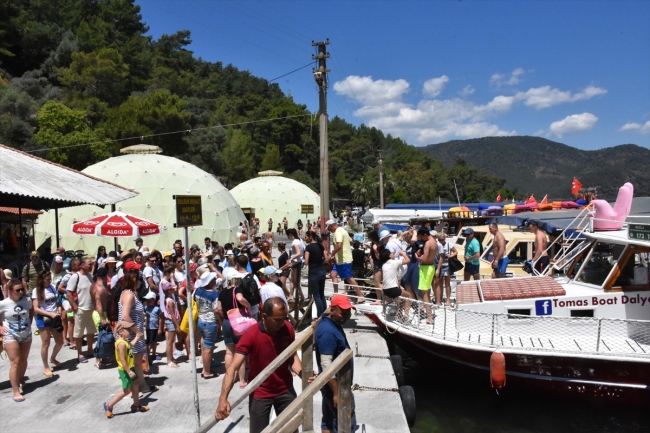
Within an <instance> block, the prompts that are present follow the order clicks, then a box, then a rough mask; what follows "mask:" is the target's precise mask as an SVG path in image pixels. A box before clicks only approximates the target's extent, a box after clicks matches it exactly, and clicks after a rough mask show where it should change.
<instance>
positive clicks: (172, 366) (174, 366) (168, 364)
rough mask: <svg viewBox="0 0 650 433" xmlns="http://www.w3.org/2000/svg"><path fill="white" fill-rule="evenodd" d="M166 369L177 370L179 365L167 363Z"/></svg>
mask: <svg viewBox="0 0 650 433" xmlns="http://www.w3.org/2000/svg"><path fill="white" fill-rule="evenodd" d="M167 367H169V368H178V367H180V365H178V364H176V363H175V362H169V363H167Z"/></svg>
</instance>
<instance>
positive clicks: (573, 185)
mask: <svg viewBox="0 0 650 433" xmlns="http://www.w3.org/2000/svg"><path fill="white" fill-rule="evenodd" d="M580 188H582V184H581V183H580V181H579V180H578V179H576V178H575V177H574V178H573V182H571V194H573V195H576V194H577V193H578V191H580Z"/></svg>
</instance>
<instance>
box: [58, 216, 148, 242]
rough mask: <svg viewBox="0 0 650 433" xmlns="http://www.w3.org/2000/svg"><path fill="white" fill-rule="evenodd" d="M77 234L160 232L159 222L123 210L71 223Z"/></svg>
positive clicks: (126, 236) (127, 234) (123, 234)
mask: <svg viewBox="0 0 650 433" xmlns="http://www.w3.org/2000/svg"><path fill="white" fill-rule="evenodd" d="M70 229H71V230H72V233H74V234H77V235H94V236H107V237H123V238H133V237H139V236H151V235H159V234H160V224H158V223H155V222H152V221H147V220H144V219H142V218H138V217H136V216H133V215H129V214H125V213H124V212H111V213H108V214H106V215H100V216H97V217H94V218H90V219H87V220H85V221H79V222H76V223H73V224H72V226H71V227H70Z"/></svg>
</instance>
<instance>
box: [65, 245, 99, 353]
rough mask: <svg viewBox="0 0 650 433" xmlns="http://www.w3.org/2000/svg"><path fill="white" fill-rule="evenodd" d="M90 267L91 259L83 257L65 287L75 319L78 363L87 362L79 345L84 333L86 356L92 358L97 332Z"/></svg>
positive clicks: (91, 264) (81, 342)
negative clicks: (77, 270)
mask: <svg viewBox="0 0 650 433" xmlns="http://www.w3.org/2000/svg"><path fill="white" fill-rule="evenodd" d="M92 267H93V260H92V259H90V258H85V259H83V260H82V262H81V268H80V269H79V272H77V273H76V274H74V275H73V276H72V277H70V281H68V286H67V287H66V291H67V298H68V302H69V303H70V306H71V307H72V310H73V311H74V313H75V316H76V320H75V321H74V339H75V342H76V346H77V357H78V361H79V362H80V363H81V362H82V363H86V362H88V360H87V359H86V357H85V356H84V355H83V351H82V347H81V345H82V344H83V337H84V334H85V335H86V341H87V342H88V357H89V358H92V356H93V342H94V340H95V332H97V329H96V328H95V322H93V311H94V309H95V305H94V300H93V297H92V295H91V293H90V288H91V287H92V285H93V279H92ZM74 292H77V300H75V298H74V296H73V293H74Z"/></svg>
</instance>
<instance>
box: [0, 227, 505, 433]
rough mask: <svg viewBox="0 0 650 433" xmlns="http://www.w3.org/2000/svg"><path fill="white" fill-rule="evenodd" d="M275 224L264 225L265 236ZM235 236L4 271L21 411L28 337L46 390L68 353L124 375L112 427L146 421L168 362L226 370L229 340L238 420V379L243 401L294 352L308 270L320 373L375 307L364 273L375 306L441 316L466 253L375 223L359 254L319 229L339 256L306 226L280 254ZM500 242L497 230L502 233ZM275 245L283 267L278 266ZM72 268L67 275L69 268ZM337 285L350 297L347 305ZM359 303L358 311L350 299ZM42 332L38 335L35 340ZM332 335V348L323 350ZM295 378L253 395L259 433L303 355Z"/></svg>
mask: <svg viewBox="0 0 650 433" xmlns="http://www.w3.org/2000/svg"><path fill="white" fill-rule="evenodd" d="M284 223H286V219H285V221H283V222H282V224H284ZM273 224H274V223H273V221H272V220H271V219H269V220H268V227H269V228H272V227H273ZM240 227H241V231H240V232H239V233H238V240H239V242H236V243H227V244H225V245H223V246H221V245H220V244H219V243H218V242H213V241H212V240H211V239H210V238H205V239H204V243H203V245H202V246H199V245H198V244H192V245H190V246H189V247H187V246H184V245H183V243H182V242H181V241H180V240H177V241H176V242H174V244H173V246H172V248H171V249H170V250H168V251H158V250H155V249H149V248H148V247H146V246H145V245H144V242H143V240H142V239H141V238H137V239H135V246H134V248H131V249H128V250H126V251H110V252H107V251H106V248H105V247H100V248H99V249H98V251H97V254H96V255H95V256H90V257H82V258H77V257H73V258H69V257H66V254H65V249H63V248H58V249H57V250H56V252H55V254H54V256H53V258H52V260H51V262H49V261H45V260H43V259H42V258H41V257H39V255H38V254H36V252H34V253H33V254H32V255H31V257H30V261H29V263H27V264H26V265H25V266H24V267H23V269H22V271H21V275H20V277H21V278H20V279H19V278H14V276H13V275H12V274H11V271H9V270H5V271H4V272H3V273H2V275H1V276H0V282H2V286H3V294H4V297H5V299H4V300H3V301H2V302H0V316H1V318H2V327H1V328H0V334H2V336H3V344H4V349H5V350H6V351H7V353H8V355H9V359H10V362H11V367H10V381H11V386H12V390H13V399H14V401H16V402H22V401H24V400H25V398H24V396H23V393H22V388H23V387H24V385H25V381H24V377H25V371H26V366H27V357H28V354H29V351H30V346H31V340H32V335H33V334H36V335H40V338H41V342H42V344H41V359H42V362H43V374H44V375H45V376H46V377H51V376H52V374H53V370H56V368H58V367H60V365H61V363H60V362H59V361H58V360H57V355H58V354H59V353H60V351H61V350H62V348H63V347H69V348H70V349H74V350H76V354H77V362H78V363H79V364H85V363H88V362H89V360H90V359H93V358H94V365H95V366H96V367H97V368H107V367H111V366H112V365H113V364H116V365H117V368H118V371H119V374H120V380H121V384H122V391H121V392H120V393H118V394H117V395H115V396H114V397H113V398H112V399H111V400H110V401H107V402H106V403H105V404H104V408H103V409H104V412H105V414H106V416H107V417H109V418H110V417H112V416H113V410H114V406H115V405H116V404H118V402H119V401H120V400H122V399H123V398H124V397H125V396H127V395H129V394H130V395H131V396H132V397H133V404H132V405H131V411H132V412H146V411H147V410H148V407H147V406H144V405H142V404H140V401H139V399H138V398H136V397H138V396H141V395H143V393H148V392H152V391H155V390H156V389H157V387H156V386H154V385H150V384H148V383H147V380H146V378H147V369H148V366H149V365H151V364H152V363H154V362H157V361H162V360H163V358H164V360H165V361H164V365H165V366H166V367H167V368H169V369H176V368H178V366H179V362H180V361H181V360H182V358H184V360H188V359H190V358H191V357H196V359H197V360H200V361H201V362H202V364H203V368H202V371H201V373H200V374H201V376H202V377H203V378H204V379H211V378H214V377H218V376H219V373H218V372H217V367H218V366H219V364H220V363H215V362H213V352H214V349H215V346H216V344H217V342H218V341H221V340H223V342H224V344H225V347H226V353H225V358H224V364H225V369H226V378H225V379H224V381H223V388H222V394H221V398H220V400H219V407H218V409H217V413H216V414H215V416H216V417H217V418H218V419H223V418H225V417H227V415H228V414H229V412H230V407H229V403H228V394H229V392H230V390H231V389H232V387H233V386H234V384H235V383H236V382H237V380H238V382H239V386H240V388H245V387H246V386H247V384H248V381H247V380H251V379H253V378H254V377H255V376H256V375H257V374H259V372H260V371H262V370H263V369H264V367H265V366H266V365H268V364H269V363H270V362H271V361H272V360H273V359H274V358H275V357H277V355H278V354H279V353H281V352H282V350H284V348H286V347H288V345H290V344H291V341H293V339H294V330H293V326H294V325H295V323H292V320H293V318H292V317H291V316H290V315H289V314H288V312H289V310H290V308H291V307H292V306H294V305H295V304H294V303H295V302H301V301H302V300H303V299H302V298H303V297H304V294H303V291H302V290H301V289H300V279H301V274H302V270H303V268H304V267H307V285H308V288H309V293H311V294H312V295H313V298H314V304H315V306H316V317H317V318H318V320H319V323H322V325H320V324H319V325H318V326H319V327H318V329H317V332H316V347H317V354H318V356H317V363H318V366H319V369H320V371H322V370H323V369H325V368H327V366H328V365H329V364H330V363H331V362H332V359H333V358H335V357H336V355H337V354H340V353H341V351H342V350H344V348H345V347H347V346H348V345H347V340H346V339H345V336H344V333H343V330H342V328H341V325H342V324H343V323H344V322H345V321H346V320H348V319H349V317H350V316H349V314H350V311H351V309H352V308H354V307H353V303H364V302H366V298H365V295H364V291H362V289H366V288H367V287H366V286H361V285H360V282H361V280H363V279H364V278H365V277H366V269H372V274H373V275H372V279H373V280H374V284H375V287H376V298H377V300H376V301H375V302H381V301H382V296H383V297H385V298H386V300H396V299H398V298H400V299H401V301H398V303H399V304H400V305H401V307H400V308H405V309H408V308H409V305H408V302H409V299H420V300H422V301H424V302H425V303H427V304H429V305H431V304H432V303H435V304H436V305H441V304H442V302H443V299H446V304H447V305H449V303H450V299H451V296H450V292H451V287H450V277H451V272H450V269H449V261H450V259H452V258H455V257H456V256H457V255H458V252H457V251H456V249H455V248H454V246H453V244H451V243H450V242H448V241H447V239H446V235H445V233H442V232H441V233H436V232H432V231H431V230H430V228H429V227H426V226H422V227H414V228H412V229H410V230H408V231H406V232H404V233H401V234H399V235H398V236H395V235H393V234H391V233H390V231H389V230H387V229H386V228H384V227H383V226H382V225H381V224H380V223H378V222H375V223H373V229H374V230H373V231H372V232H371V234H370V236H369V238H370V239H371V240H372V244H371V245H369V246H368V245H363V246H362V245H361V244H360V243H359V242H354V241H353V239H352V238H351V237H350V234H349V233H348V231H347V230H346V229H345V228H344V227H343V226H342V225H340V220H334V219H330V220H328V221H327V222H326V223H325V224H324V227H325V229H326V231H327V235H328V236H330V240H331V242H330V243H331V246H330V248H325V246H324V245H323V242H322V239H321V235H320V232H319V231H318V230H317V229H316V227H317V226H316V225H314V226H311V225H310V224H309V223H308V225H307V227H306V228H307V230H306V231H305V232H304V233H302V229H303V228H305V227H304V226H302V225H301V224H297V225H296V227H295V228H294V227H291V228H290V227H287V228H286V229H285V230H284V231H283V233H284V234H285V235H286V237H287V239H288V241H287V242H277V243H276V240H275V237H274V233H273V232H272V231H271V230H269V231H268V232H265V233H263V234H261V235H260V236H257V235H256V234H257V230H259V221H257V222H253V223H252V224H251V227H250V228H248V225H247V224H246V223H242V224H241V225H240ZM310 229H311V230H310ZM491 230H496V231H498V229H497V228H496V226H495V228H492V227H491ZM249 235H251V237H252V239H249ZM463 235H464V236H465V237H466V239H467V243H466V247H465V266H464V268H465V271H464V274H465V278H466V279H469V278H478V264H477V262H478V255H477V254H478V252H479V248H478V245H477V244H478V241H477V240H476V239H474V233H473V230H472V229H471V228H467V229H465V230H464V232H463ZM274 246H275V248H277V251H278V254H279V257H278V259H277V261H276V260H274V259H273V257H272V248H273V247H274ZM366 246H368V247H369V254H366V252H365V247H366ZM185 248H189V251H188V253H189V254H188V255H189V263H186V262H185V255H184V253H185ZM118 250H119V248H118ZM497 253H498V251H497ZM66 261H67V265H68V266H67V267H68V270H65V269H64V266H63V264H64V262H66ZM497 264H498V261H497ZM496 271H497V270H495V272H496ZM328 273H329V276H330V278H331V281H332V283H333V288H334V297H333V298H332V300H331V302H330V305H329V306H328V303H327V299H326V297H325V281H326V278H327V275H328ZM357 280H359V281H357ZM188 281H189V284H188ZM341 283H345V286H344V289H343V290H342V294H338V293H339V288H340V286H341V285H342V284H341ZM352 291H354V292H355V295H354V296H351V298H354V299H355V300H354V302H353V303H351V302H350V297H349V296H348V295H347V293H352ZM431 292H432V293H431ZM443 292H444V294H443ZM366 293H367V292H366ZM444 295H446V296H444ZM190 298H191V299H193V301H194V302H192V305H193V307H194V309H193V310H192V316H193V318H194V320H195V326H194V329H195V337H196V338H195V339H194V340H195V345H194V347H191V345H190V335H189V332H190V331H189V314H188V309H189V305H190ZM34 319H35V324H36V328H37V330H36V332H32V323H33V321H34ZM432 319H433V318H432V315H431V311H430V310H429V311H428V312H427V317H426V318H424V319H423V320H426V321H427V322H428V323H431V321H432ZM107 330H110V332H112V333H113V338H114V350H113V352H112V353H109V354H106V351H102V350H101V349H102V348H101V347H100V346H101V345H102V344H103V343H102V341H103V340H102V334H101V333H102V332H107ZM98 332H99V341H98V345H97V347H96V348H95V349H96V350H94V344H95V336H96V334H97V333H98ZM326 332H327V333H329V334H331V335H329V336H326V337H322V334H324V333H326ZM319 335H321V337H322V342H321V343H319V341H321V340H319V339H320V338H321V337H319ZM52 341H53V343H54V344H53V345H52V343H51V342H52ZM162 341H164V342H165V351H164V353H162V354H159V353H158V351H157V346H158V343H159V342H162ZM84 347H85V348H86V351H85V352H84V350H83V349H84ZM162 364H163V363H161V365H162ZM287 367H288V368H287V370H286V371H283V370H282V369H278V371H277V372H276V373H274V375H272V376H271V377H270V378H269V379H267V381H265V382H264V383H263V384H262V386H260V387H259V388H258V389H256V390H255V392H254V393H253V394H252V403H251V406H250V411H251V431H261V430H262V429H263V428H264V426H266V425H268V422H269V419H268V418H269V416H268V415H269V411H270V408H271V407H275V409H276V411H281V410H283V409H284V408H285V407H287V406H288V404H290V402H291V401H292V400H293V398H295V392H294V391H293V386H292V385H291V382H292V381H291V374H290V373H291V372H293V373H294V374H301V371H302V368H301V365H300V359H299V358H298V357H297V355H296V356H295V357H294V358H293V359H292V361H291V362H290V363H289V364H288V366H287ZM281 370H282V371H281ZM247 371H248V374H247ZM336 391H337V389H336V380H335V379H333V381H330V383H328V386H326V387H325V388H324V391H323V396H324V401H323V423H324V424H323V429H324V430H326V431H327V430H329V431H331V430H332V429H334V427H333V424H332V422H334V423H335V420H336V409H335V407H336V395H337V394H336ZM333 420H334V421H333Z"/></svg>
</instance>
